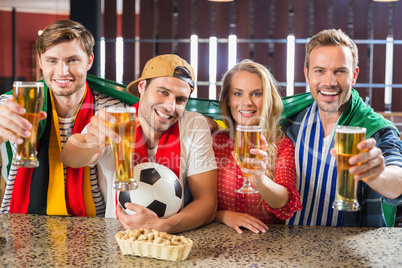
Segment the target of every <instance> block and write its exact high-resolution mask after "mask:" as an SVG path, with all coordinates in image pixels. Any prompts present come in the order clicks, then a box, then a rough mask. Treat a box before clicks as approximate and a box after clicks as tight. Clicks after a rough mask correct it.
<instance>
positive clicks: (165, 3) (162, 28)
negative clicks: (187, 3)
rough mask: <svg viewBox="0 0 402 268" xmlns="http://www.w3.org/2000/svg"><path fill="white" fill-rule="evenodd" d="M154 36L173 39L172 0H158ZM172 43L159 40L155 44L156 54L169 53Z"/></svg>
mask: <svg viewBox="0 0 402 268" xmlns="http://www.w3.org/2000/svg"><path fill="white" fill-rule="evenodd" d="M157 11H158V12H157V16H156V17H155V19H156V20H157V24H156V38H158V39H173V38H174V36H173V34H172V30H173V0H159V1H158V7H157ZM172 47H173V44H172V43H170V42H169V43H167V42H161V43H159V44H158V45H157V48H156V54H157V55H161V54H171V53H172V52H173V51H172Z"/></svg>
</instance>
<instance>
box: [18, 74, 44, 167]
mask: <svg viewBox="0 0 402 268" xmlns="http://www.w3.org/2000/svg"><path fill="white" fill-rule="evenodd" d="M43 96H44V85H43V82H21V81H15V82H14V83H13V99H14V101H15V102H17V103H18V104H20V105H21V106H22V107H24V108H25V110H26V113H25V114H23V115H22V116H23V117H25V118H26V119H27V120H28V121H29V122H30V123H31V124H32V129H31V136H30V137H29V138H22V140H23V142H22V144H17V150H16V153H15V156H14V159H13V165H15V166H18V167H38V166H39V161H38V159H37V158H36V138H37V134H38V125H39V117H40V112H41V110H42V104H43Z"/></svg>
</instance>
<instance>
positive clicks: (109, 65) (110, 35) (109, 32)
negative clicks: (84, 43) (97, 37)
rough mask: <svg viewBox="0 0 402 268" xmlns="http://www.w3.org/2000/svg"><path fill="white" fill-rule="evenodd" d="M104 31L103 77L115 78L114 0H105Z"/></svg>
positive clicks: (115, 34) (115, 29) (115, 27)
mask: <svg viewBox="0 0 402 268" xmlns="http://www.w3.org/2000/svg"><path fill="white" fill-rule="evenodd" d="M104 21H105V23H104V33H105V39H106V44H105V54H106V55H105V61H106V64H105V78H106V79H110V80H116V37H117V14H116V0H105V15H104Z"/></svg>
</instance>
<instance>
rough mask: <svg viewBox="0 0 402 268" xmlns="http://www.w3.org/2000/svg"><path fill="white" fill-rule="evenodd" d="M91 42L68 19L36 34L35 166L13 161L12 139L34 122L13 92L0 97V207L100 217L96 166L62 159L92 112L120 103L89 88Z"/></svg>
mask: <svg viewBox="0 0 402 268" xmlns="http://www.w3.org/2000/svg"><path fill="white" fill-rule="evenodd" d="M94 43H95V42H94V38H93V36H92V35H91V33H90V32H89V31H88V30H87V29H85V27H84V26H83V25H81V24H80V23H77V22H75V21H71V20H60V21H56V22H54V23H52V24H50V25H49V26H48V27H46V29H45V30H44V31H43V33H42V34H41V35H40V36H39V37H38V39H37V42H36V49H37V53H38V60H39V65H40V67H41V69H42V71H43V77H44V82H45V94H44V103H43V109H42V112H41V114H40V115H41V119H42V120H41V121H40V123H39V129H38V140H37V157H38V160H39V167H37V168H23V167H16V166H14V165H12V158H13V155H14V154H15V148H16V144H20V143H22V139H21V137H29V136H30V132H29V130H30V128H31V127H32V125H31V124H30V123H29V122H28V121H27V120H26V119H24V117H23V116H22V115H23V114H24V113H25V111H24V110H23V109H22V107H21V106H20V105H18V104H17V103H16V102H14V101H12V100H11V98H12V91H10V92H8V94H7V93H6V94H5V95H2V96H1V97H0V103H1V105H0V144H1V155H2V162H3V166H2V175H4V178H6V183H7V184H6V188H5V194H4V199H3V202H2V206H1V209H0V211H1V212H10V213H30V214H43V215H72V216H92V217H94V216H104V214H105V202H104V199H103V196H102V194H101V190H100V187H99V185H98V182H97V174H96V172H97V170H96V168H90V167H82V168H72V167H69V166H65V165H63V163H62V162H61V161H60V152H61V150H62V148H63V147H64V144H65V142H66V140H67V138H68V137H69V136H70V135H71V134H74V133H80V132H81V131H82V129H83V128H84V126H86V125H87V124H88V123H89V122H90V119H91V117H92V116H93V115H94V114H95V112H96V111H98V110H99V109H102V108H106V107H109V106H114V105H124V104H123V103H122V102H121V101H119V100H118V99H116V98H112V97H110V96H108V95H106V94H107V93H108V90H102V89H101V88H100V89H98V88H97V89H94V88H93V87H92V86H91V87H89V84H88V82H90V79H89V77H88V76H87V71H88V70H89V69H90V68H91V66H92V63H93V59H94V55H93V52H92V50H93V46H94ZM109 91H110V90H109ZM103 93H105V94H103ZM109 93H110V92H109ZM126 96H130V95H128V94H126ZM122 97H124V96H122Z"/></svg>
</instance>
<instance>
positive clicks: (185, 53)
mask: <svg viewBox="0 0 402 268" xmlns="http://www.w3.org/2000/svg"><path fill="white" fill-rule="evenodd" d="M192 13H193V9H192V3H191V1H189V0H178V1H177V26H176V27H177V28H176V35H177V38H179V39H184V38H185V39H189V38H190V37H191V35H192V34H193V33H192V31H191V23H192V21H191V19H192ZM175 53H176V54H177V55H179V56H180V57H182V58H183V59H186V60H187V61H188V62H189V63H190V44H189V43H178V44H177V47H176V51H175Z"/></svg>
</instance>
